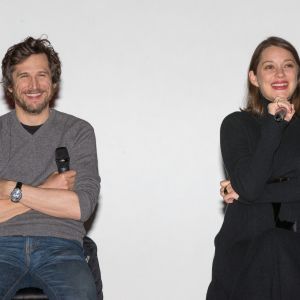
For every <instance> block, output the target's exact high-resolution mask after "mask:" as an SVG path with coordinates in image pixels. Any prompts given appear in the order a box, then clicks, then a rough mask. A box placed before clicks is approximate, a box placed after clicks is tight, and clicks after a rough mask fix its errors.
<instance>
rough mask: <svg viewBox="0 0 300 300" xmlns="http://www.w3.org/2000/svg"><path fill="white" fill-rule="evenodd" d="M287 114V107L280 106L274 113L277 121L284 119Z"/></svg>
mask: <svg viewBox="0 0 300 300" xmlns="http://www.w3.org/2000/svg"><path fill="white" fill-rule="evenodd" d="M286 114H287V110H286V108H280V109H279V110H278V111H277V112H276V113H275V115H274V119H275V121H277V122H281V121H283V120H284V118H285V116H286Z"/></svg>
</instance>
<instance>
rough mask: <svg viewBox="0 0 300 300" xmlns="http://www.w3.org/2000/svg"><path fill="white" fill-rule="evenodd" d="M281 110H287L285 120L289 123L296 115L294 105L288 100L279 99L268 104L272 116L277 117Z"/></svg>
mask: <svg viewBox="0 0 300 300" xmlns="http://www.w3.org/2000/svg"><path fill="white" fill-rule="evenodd" d="M280 109H285V110H286V115H285V117H284V120H285V121H287V122H289V121H290V120H291V119H292V117H293V115H294V113H295V108H294V104H291V103H290V102H289V101H288V100H287V99H284V98H281V97H277V98H275V100H274V101H273V102H270V103H269V104H268V112H269V114H271V115H273V116H274V115H275V114H276V113H277V112H278V111H279V110H280Z"/></svg>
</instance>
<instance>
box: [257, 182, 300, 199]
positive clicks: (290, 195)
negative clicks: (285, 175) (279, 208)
mask: <svg viewBox="0 0 300 300" xmlns="http://www.w3.org/2000/svg"><path fill="white" fill-rule="evenodd" d="M299 201H300V178H299V177H294V178H290V179H289V180H288V181H284V182H276V183H270V184H266V185H265V188H264V190H263V192H262V194H261V195H260V196H259V198H258V199H257V202H261V203H268V202H274V203H289V202H299Z"/></svg>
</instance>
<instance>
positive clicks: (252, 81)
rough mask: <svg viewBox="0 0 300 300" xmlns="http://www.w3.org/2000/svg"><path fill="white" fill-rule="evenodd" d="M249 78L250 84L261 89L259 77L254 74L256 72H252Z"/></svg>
mask: <svg viewBox="0 0 300 300" xmlns="http://www.w3.org/2000/svg"><path fill="white" fill-rule="evenodd" d="M248 76H249V80H250V82H251V83H252V84H253V85H254V86H256V87H259V84H258V80H257V76H256V75H255V74H254V72H253V71H250V72H249V75H248Z"/></svg>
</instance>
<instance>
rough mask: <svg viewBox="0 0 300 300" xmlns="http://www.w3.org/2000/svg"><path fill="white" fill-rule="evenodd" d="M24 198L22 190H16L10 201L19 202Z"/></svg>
mask: <svg viewBox="0 0 300 300" xmlns="http://www.w3.org/2000/svg"><path fill="white" fill-rule="evenodd" d="M21 198H22V191H21V189H18V188H14V189H13V191H12V192H11V194H10V199H11V201H13V202H19V201H20V200H21Z"/></svg>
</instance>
